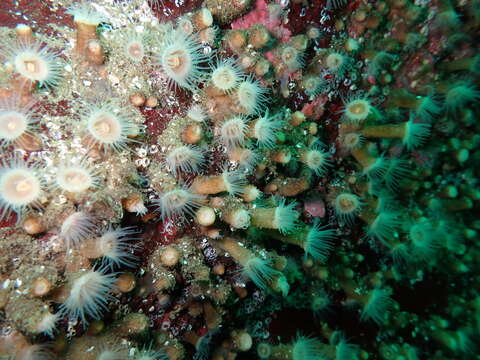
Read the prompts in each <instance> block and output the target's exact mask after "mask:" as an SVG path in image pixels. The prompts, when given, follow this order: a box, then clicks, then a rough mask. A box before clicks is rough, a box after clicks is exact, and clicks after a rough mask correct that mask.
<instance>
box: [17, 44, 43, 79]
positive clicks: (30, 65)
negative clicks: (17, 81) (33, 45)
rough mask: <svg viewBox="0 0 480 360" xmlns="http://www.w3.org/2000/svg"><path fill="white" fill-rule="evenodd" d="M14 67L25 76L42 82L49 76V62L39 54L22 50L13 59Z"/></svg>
mask: <svg viewBox="0 0 480 360" xmlns="http://www.w3.org/2000/svg"><path fill="white" fill-rule="evenodd" d="M14 64H15V68H16V69H17V71H18V72H19V73H20V74H21V75H22V76H23V77H25V78H27V79H29V80H32V81H40V82H43V81H45V80H47V79H48V77H49V64H48V61H47V60H46V59H44V58H43V57H42V56H41V54H38V53H36V52H34V51H31V50H24V51H22V52H20V53H19V54H17V56H16V57H15V60H14Z"/></svg>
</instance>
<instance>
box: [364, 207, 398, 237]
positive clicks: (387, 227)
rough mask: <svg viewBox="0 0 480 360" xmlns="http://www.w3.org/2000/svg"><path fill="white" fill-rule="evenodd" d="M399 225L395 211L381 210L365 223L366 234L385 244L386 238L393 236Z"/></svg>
mask: <svg viewBox="0 0 480 360" xmlns="http://www.w3.org/2000/svg"><path fill="white" fill-rule="evenodd" d="M399 226H400V219H399V216H398V214H397V213H388V212H382V213H380V214H378V215H377V216H376V217H375V219H374V220H373V221H372V222H371V223H370V224H368V225H367V233H366V235H367V236H368V237H369V238H370V239H376V240H379V241H380V242H382V243H384V244H386V243H388V240H390V239H392V238H393V237H395V234H396V230H397V229H398V228H399Z"/></svg>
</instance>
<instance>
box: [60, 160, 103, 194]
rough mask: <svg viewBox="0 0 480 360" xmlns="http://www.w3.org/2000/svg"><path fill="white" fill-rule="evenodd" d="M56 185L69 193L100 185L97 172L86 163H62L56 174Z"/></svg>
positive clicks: (80, 191) (81, 191)
mask: <svg viewBox="0 0 480 360" xmlns="http://www.w3.org/2000/svg"><path fill="white" fill-rule="evenodd" d="M55 186H56V187H57V188H58V189H60V190H61V191H65V192H69V193H74V194H75V193H76V194H78V193H83V192H85V191H87V190H89V189H92V188H96V187H98V186H99V180H98V177H97V175H96V173H95V172H94V171H93V170H92V169H91V168H90V167H89V166H88V165H87V164H86V163H85V162H81V163H79V164H76V165H75V164H71V165H67V164H62V165H60V166H59V167H58V169H57V173H56V176H55Z"/></svg>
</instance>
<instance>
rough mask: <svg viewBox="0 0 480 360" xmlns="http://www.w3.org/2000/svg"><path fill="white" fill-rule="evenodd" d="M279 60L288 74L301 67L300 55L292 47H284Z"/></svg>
mask: <svg viewBox="0 0 480 360" xmlns="http://www.w3.org/2000/svg"><path fill="white" fill-rule="evenodd" d="M280 58H281V59H282V62H283V63H284V64H285V66H286V67H287V69H288V71H289V72H294V71H297V70H298V69H300V68H301V67H302V66H303V59H302V53H301V52H300V51H298V50H297V49H295V48H294V47H293V46H286V47H285V48H283V49H282V51H281V53H280Z"/></svg>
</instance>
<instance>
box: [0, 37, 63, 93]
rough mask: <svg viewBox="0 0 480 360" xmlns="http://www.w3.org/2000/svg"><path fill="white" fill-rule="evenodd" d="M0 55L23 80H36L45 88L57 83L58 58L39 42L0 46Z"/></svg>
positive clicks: (60, 67) (59, 69)
mask: <svg viewBox="0 0 480 360" xmlns="http://www.w3.org/2000/svg"><path fill="white" fill-rule="evenodd" d="M0 48H2V50H0V55H2V56H3V57H5V58H6V59H7V60H8V61H9V62H11V63H12V64H13V66H14V68H15V72H17V73H18V74H19V75H20V76H21V77H22V78H23V79H24V80H29V81H32V82H36V81H38V84H39V85H40V86H45V87H47V88H49V87H53V86H56V85H58V83H59V82H60V79H61V74H62V65H61V63H60V60H59V58H58V56H57V54H55V53H54V52H53V51H52V50H50V49H49V48H48V47H47V46H44V45H42V44H41V43H40V42H38V41H36V42H32V43H17V42H15V43H12V44H8V45H7V44H5V46H2V47H0Z"/></svg>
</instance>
